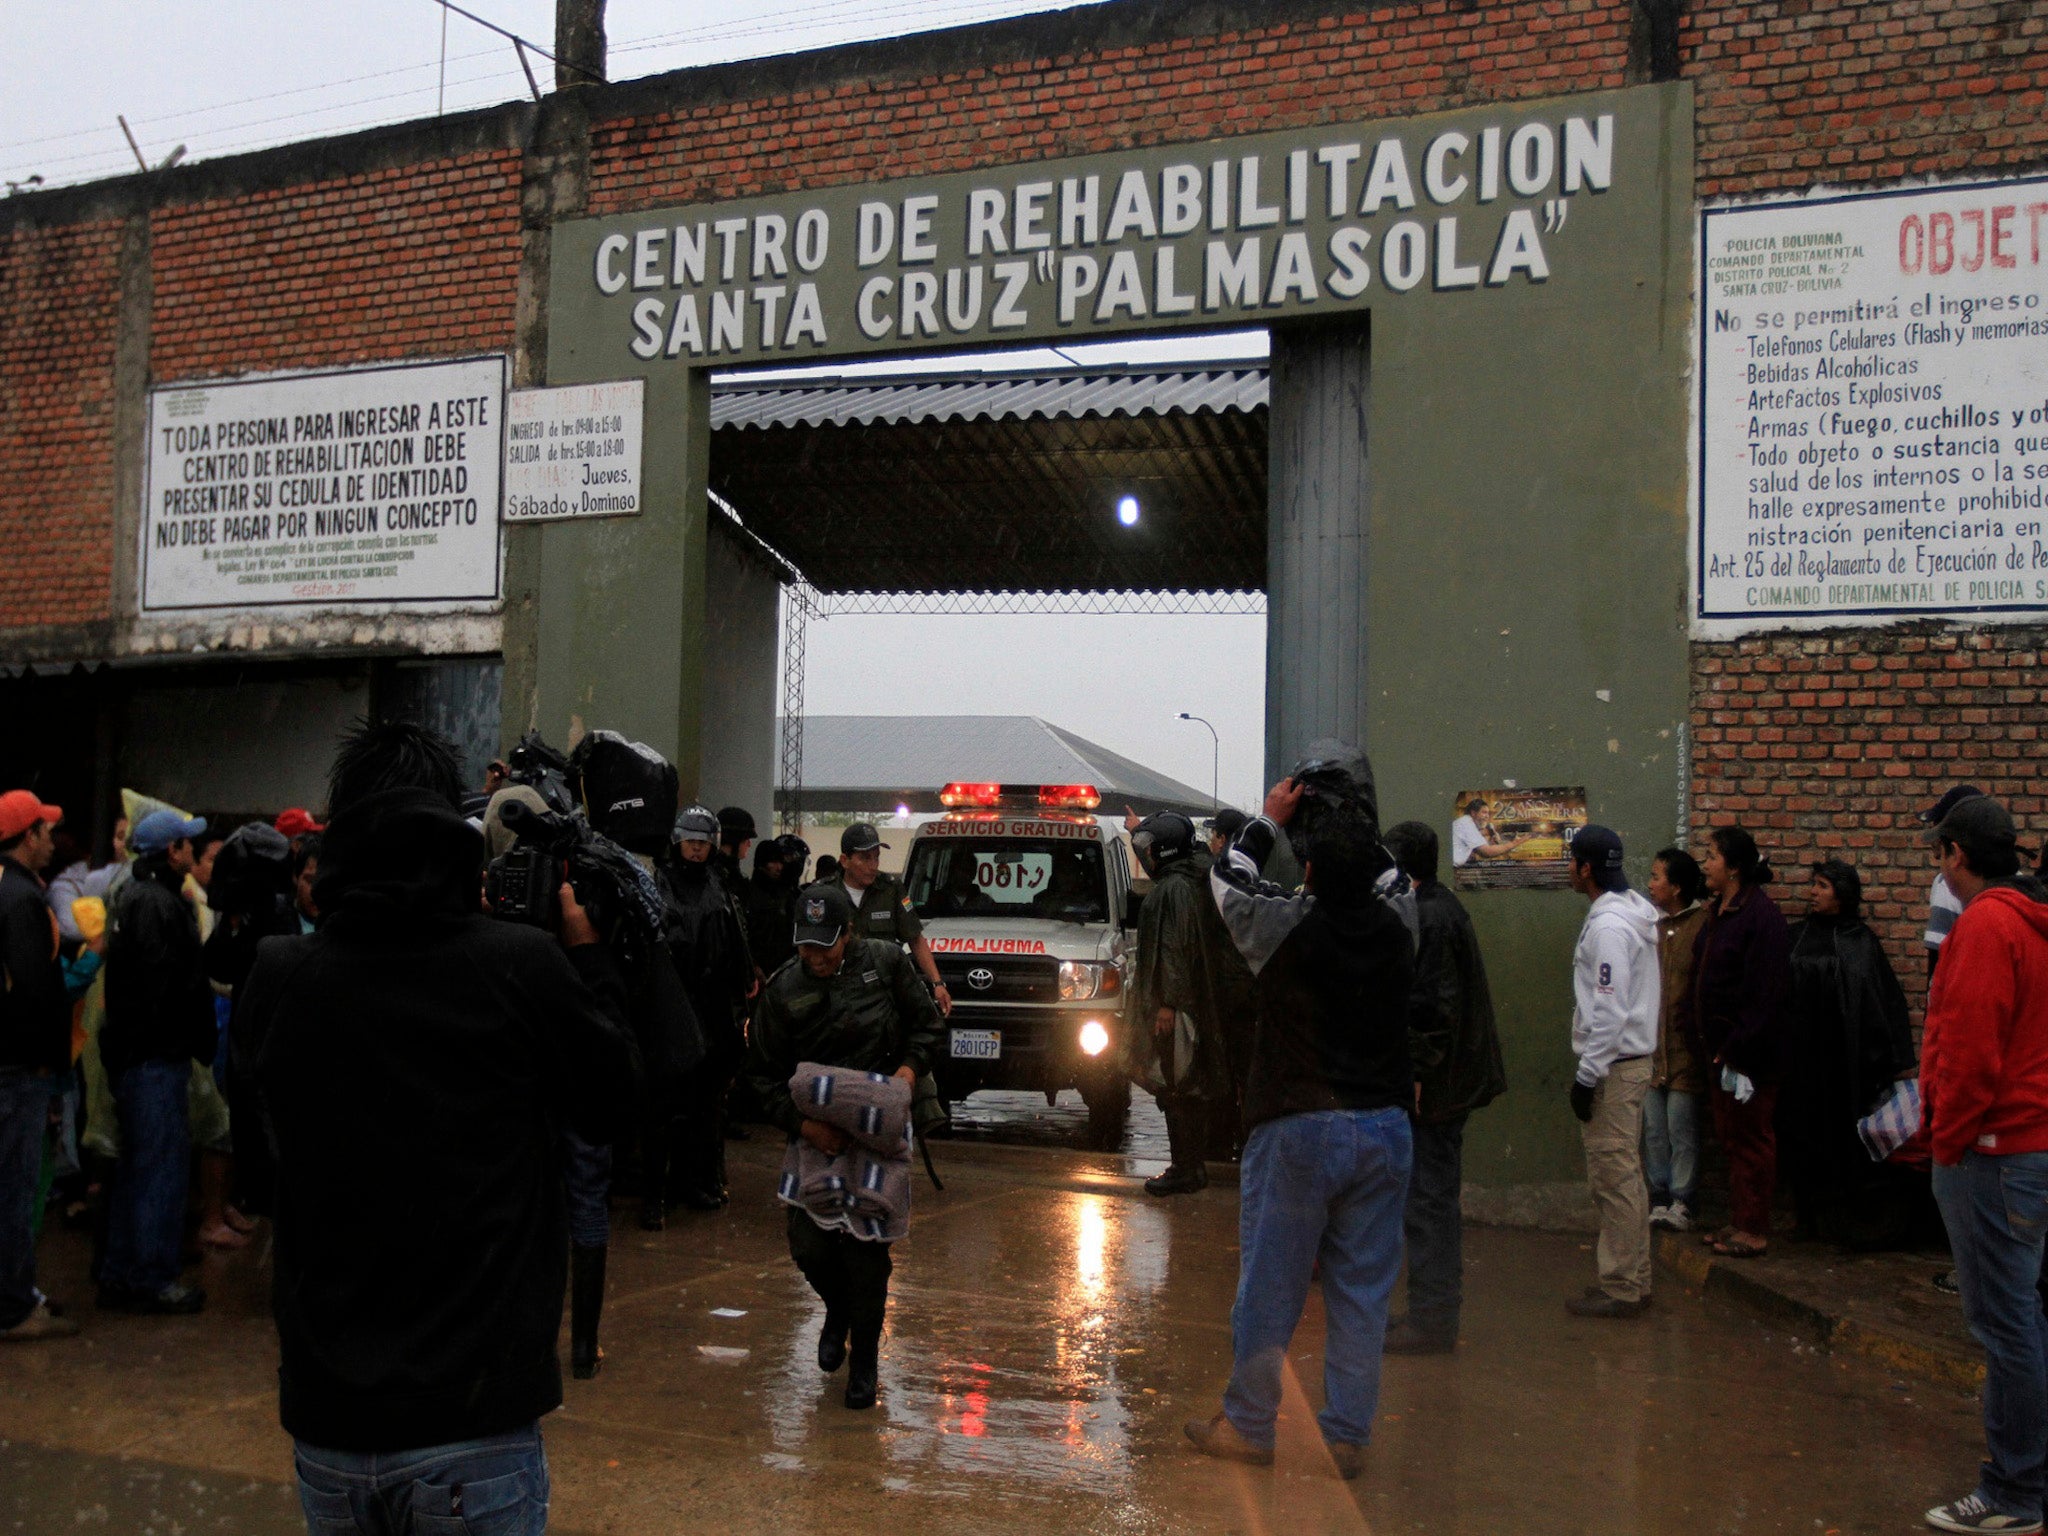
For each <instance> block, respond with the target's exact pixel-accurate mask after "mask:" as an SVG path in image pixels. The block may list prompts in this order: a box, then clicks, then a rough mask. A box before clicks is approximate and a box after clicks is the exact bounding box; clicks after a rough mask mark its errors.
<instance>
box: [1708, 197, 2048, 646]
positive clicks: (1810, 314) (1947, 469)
mask: <svg viewBox="0 0 2048 1536" xmlns="http://www.w3.org/2000/svg"><path fill="white" fill-rule="evenodd" d="M2044 246H2048V179H2040V178H2036V179H2033V180H2025V181H2000V182H1986V183H1978V184H1974V185H1967V186H1944V187H1928V188H1917V189H1914V190H1911V191H1902V192H1883V193H1874V194H1865V195H1859V196H1854V197H1829V198H1812V199H1808V200H1805V201H1799V202H1780V203H1764V204H1755V205H1750V206H1746V207H1737V208H1713V209H1708V210H1707V211H1706V212H1705V213H1704V214H1703V215H1702V216H1701V221H1700V263H1701V267H1700V289H1699V292H1700V316H1699V322H1700V370H1699V444H1698V453H1699V467H1698V475H1699V480H1698V487H1697V494H1698V520H1699V521H1698V529H1699V544H1698V548H1697V550H1696V551H1695V554H1694V559H1695V561H1696V565H1697V569H1696V572H1695V582H1696V586H1695V609H1694V613H1695V618H1696V619H1698V620H1699V621H1701V623H1702V625H1703V626H1704V627H1709V628H1715V627H1719V628H1730V629H1740V628H1762V627H1782V626H1783V625H1784V624H1785V622H1786V621H1793V622H1796V621H1798V620H1802V619H1814V620H1822V621H1838V620H1840V619H1843V618H1847V617H1851V616H1855V617H1865V616H1886V617H1899V618H1906V617H1929V618H1941V617H1947V616H1951V615H1953V616H1958V617H1960V616H1966V615H1967V616H1975V617H1978V618H1985V617H1996V616H1997V615H2000V614H2015V615H2027V616H2034V615H2038V614H2039V613H2041V612H2043V611H2044V610H2048V251H2044ZM1728 621H1736V622H1733V623H1730V622H1728Z"/></svg>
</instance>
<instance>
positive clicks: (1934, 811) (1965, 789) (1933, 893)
mask: <svg viewBox="0 0 2048 1536" xmlns="http://www.w3.org/2000/svg"><path fill="white" fill-rule="evenodd" d="M1983 793H1984V791H1983V790H1981V789H1979V788H1978V787H1977V786H1976V785H1974V784H1958V785H1956V786H1955V787H1954V788H1953V789H1951V790H1949V792H1948V793H1947V794H1945V795H1943V796H1942V797H1941V798H1940V799H1939V800H1937V801H1935V802H1934V804H1933V805H1932V806H1930V807H1929V808H1928V809H1927V810H1925V811H1922V812H1921V813H1920V819H1921V820H1922V821H1923V822H1925V823H1926V824H1927V825H1928V826H1930V827H1938V826H1940V825H1941V821H1942V818H1943V817H1945V816H1946V815H1948V813H1949V812H1950V811H1952V810H1954V809H1955V808H1956V806H1957V805H1958V804H1960V803H1961V802H1962V801H1965V800H1968V799H1971V798H1973V797H1975V796H1977V795H1981V794H1983ZM1962 915H1963V904H1962V902H1961V901H1960V900H1959V899H1958V898H1957V896H1956V893H1955V892H1954V891H1952V890H1950V889H1949V884H1948V879H1947V877H1946V876H1943V875H1940V874H1936V875H1935V877H1934V885H1933V888H1932V889H1931V890H1929V891H1928V893H1927V931H1926V933H1925V934H1923V935H1922V936H1921V937H1922V941H1923V942H1924V943H1925V944H1926V945H1927V974H1928V975H1929V976H1930V977H1931V976H1933V975H1934V962H1935V961H1936V960H1937V959H1939V958H1940V956H1941V941H1942V940H1943V939H1945V938H1947V937H1948V931H1949V929H1951V928H1953V927H1955V925H1956V919H1957V918H1959V917H1961V916H1962Z"/></svg>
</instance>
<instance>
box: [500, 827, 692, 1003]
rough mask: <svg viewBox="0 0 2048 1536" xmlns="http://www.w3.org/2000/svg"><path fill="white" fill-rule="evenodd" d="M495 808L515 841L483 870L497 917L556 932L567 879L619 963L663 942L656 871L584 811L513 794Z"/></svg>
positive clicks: (630, 962) (633, 958) (628, 962)
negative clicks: (536, 804) (537, 805)
mask: <svg viewBox="0 0 2048 1536" xmlns="http://www.w3.org/2000/svg"><path fill="white" fill-rule="evenodd" d="M542 793H543V794H545V791H542ZM498 814H499V817H500V819H501V820H502V821H503V822H504V825H505V829H506V830H507V831H509V832H510V833H512V835H513V836H514V837H516V838H517V839H518V841H517V842H516V843H515V844H514V845H513V846H512V847H511V848H508V849H507V850H506V851H505V852H504V853H502V854H500V855H499V856H498V857H497V858H495V859H493V860H491V862H490V863H489V864H488V865H487V866H485V869H484V894H485V897H486V898H487V900H488V901H489V903H490V908H491V914H492V915H493V916H494V917H502V918H504V919H506V920H507V921H509V922H515V923H527V924H530V925H532V926H533V927H536V928H545V929H548V930H549V931H550V932H552V931H553V930H554V929H555V927H556V925H557V923H558V922H559V920H560V915H561V889H562V882H563V880H564V879H566V880H567V881H568V882H569V888H570V889H571V890H572V891H574V892H575V893H576V899H577V901H578V902H580V903H581V904H582V906H583V907H584V909H585V910H586V911H587V912H588V913H589V914H590V921H591V924H592V926H593V927H595V928H596V929H597V931H598V933H599V934H601V935H602V936H603V937H604V940H605V942H606V943H607V944H608V945H611V946H612V947H613V949H614V952H615V953H616V954H617V956H618V958H619V959H620V960H621V961H622V962H624V963H626V964H629V965H630V964H633V963H635V962H636V961H637V959H638V958H639V957H640V956H642V955H644V954H647V953H649V952H650V951H651V949H652V948H653V946H655V945H656V944H659V943H660V942H661V936H662V901H661V889H660V887H659V886H657V885H656V884H655V883H654V877H653V876H652V875H650V874H649V873H648V872H647V870H646V869H645V868H644V867H643V866H642V865H641V863H640V861H639V860H638V859H636V858H634V857H633V855H632V854H630V853H628V852H627V851H626V850H625V849H624V848H621V847H620V846H619V845H618V844H617V843H615V842H613V841H612V840H611V839H610V838H608V837H606V836H605V835H604V834H603V833H601V832H598V831H596V830H594V829H593V828H592V827H591V825H590V823H589V822H587V821H585V820H584V819H583V817H582V815H581V814H580V813H576V812H570V813H567V814H564V813H562V812H560V811H536V810H534V809H533V808H532V807H531V806H528V805H522V804H520V803H519V802H518V801H516V800H515V801H509V802H507V803H506V805H505V806H504V808H503V809H502V810H501V811H500V812H499V813H498Z"/></svg>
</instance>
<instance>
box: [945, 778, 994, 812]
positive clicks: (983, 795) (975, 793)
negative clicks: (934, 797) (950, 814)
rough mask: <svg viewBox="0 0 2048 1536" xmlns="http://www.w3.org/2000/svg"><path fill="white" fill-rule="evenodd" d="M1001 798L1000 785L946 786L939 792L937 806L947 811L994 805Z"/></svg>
mask: <svg viewBox="0 0 2048 1536" xmlns="http://www.w3.org/2000/svg"><path fill="white" fill-rule="evenodd" d="M1002 798H1003V786H1002V785H1000V784H948V785H947V786H946V787H945V788H944V789H942V790H940V791H939V804H941V805H943V806H944V807H945V808H946V809H947V810H949V811H950V810H957V809H959V808H960V807H961V806H965V805H984V806H986V805H994V804H995V803H996V802H997V801H999V800H1001V799H1002Z"/></svg>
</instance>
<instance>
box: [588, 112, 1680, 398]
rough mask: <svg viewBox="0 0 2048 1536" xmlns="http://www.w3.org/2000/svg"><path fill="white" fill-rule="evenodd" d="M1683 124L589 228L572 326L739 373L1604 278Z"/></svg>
mask: <svg viewBox="0 0 2048 1536" xmlns="http://www.w3.org/2000/svg"><path fill="white" fill-rule="evenodd" d="M1682 111H1683V99H1682V97H1680V96H1678V95H1675V94H1673V93H1672V92H1670V91H1669V90H1668V89H1665V88H1656V87H1652V88H1640V89H1636V90H1628V91H1611V92H1599V93H1591V94H1588V95H1584V96H1575V97H1570V98H1566V99H1562V100H1556V101H1549V102H1536V103H1522V104H1517V105H1512V106H1505V105H1504V106H1499V107H1489V108H1485V109H1477V110H1468V111H1461V112H1455V113H1446V114H1441V115H1437V116H1431V117H1417V118H1409V119H1402V120H1398V121H1393V122H1387V123H1381V124H1377V125H1355V124H1354V125H1331V126H1325V127H1316V128H1304V129H1297V130H1289V131H1286V132H1281V133H1269V134H1259V135H1252V136H1247V137H1244V138H1236V139H1227V140H1218V141H1213V142H1209V143H1200V144H1180V145H1170V146H1165V147H1159V148H1150V149H1140V150H1130V151H1125V152H1120V153H1115V154H1104V155H1093V156H1088V157H1083V158H1076V159H1068V160H1054V161H1044V162H1039V163H1035V164H1027V165H1015V166H1006V167H1000V168H995V169H990V170H986V171H976V172H970V173H963V174H958V175H948V176H939V177H930V178H923V179H918V180H911V181H900V182H893V183H888V184H885V185H866V186H861V185H854V186H845V187H834V188H827V189H821V190H815V191H801V192H791V193H785V194H781V195H777V196H770V197H761V198H753V199H748V200H744V201H737V202H731V203H721V204H715V205H708V206H702V207H690V208H675V209H662V210H652V211H647V212H636V213H631V214H620V215H613V216H607V217H605V218H601V219H587V220H579V221H574V222H570V223H567V224H563V225H561V226H558V227H557V230H556V245H555V251H554V261H555V264H556V269H557V271H558V272H561V273H564V274H570V273H580V276H579V277H575V278H573V279H571V284H572V287H571V291H570V292H568V293H567V294H562V292H561V290H559V289H558V296H559V297H564V298H566V299H567V300H568V303H569V306H571V308H572V310H573V311H574V313H573V314H565V312H564V307H563V305H561V304H560V303H558V304H557V306H556V311H555V315H554V319H555V322H556V324H557V325H559V324H560V323H561V322H562V321H563V320H564V319H565V318H574V319H575V320H577V321H578V322H584V321H586V320H587V321H588V323H590V324H593V325H594V326H596V327H597V333H598V352H597V356H598V357H599V358H600V359H602V360H603V362H602V363H601V366H602V365H607V364H609V363H611V362H612V360H613V359H616V360H617V361H618V362H619V363H621V364H624V365H625V366H629V367H630V366H632V365H633V363H634V362H635V361H636V360H637V363H638V364H639V365H641V366H642V367H644V366H646V365H649V364H659V363H662V362H671V363H678V364H683V365H690V364H707V363H716V364H719V365H721V366H729V365H733V364H739V363H751V362H792V361H802V360H806V359H811V358H815V357H819V356H826V355H846V354H858V353H864V352H881V351H902V350H905V349H907V348H918V347H936V346H946V347H959V346H963V345H984V344H994V345H1002V344H1005V343H1009V342H1017V341H1027V340H1038V339H1044V338H1049V337H1056V338H1059V339H1062V340H1077V339H1086V338H1089V337H1094V336H1109V335H1118V334H1124V333H1129V332H1132V331H1140V330H1147V329H1154V328H1175V329H1186V328H1189V327H1192V326H1203V325H1239V326H1241V325H1245V324H1248V323H1249V324H1268V323H1275V322H1282V321H1288V320H1299V319H1303V318H1306V317H1309V316H1314V315H1321V314H1332V313H1341V312H1344V311H1349V310H1358V309H1363V308H1365V307H1367V306H1369V305H1371V304H1374V303H1386V302H1395V303H1400V302H1408V301H1411V300H1412V301H1418V302H1419V301H1422V300H1423V299H1424V298H1425V296H1435V297H1436V298H1437V299H1439V300H1451V299H1456V298H1459V297H1461V296H1463V297H1472V296H1480V295H1485V294H1487V293H1497V292H1502V291H1505V290H1510V289H1517V288H1527V287H1529V286H1530V285H1541V284H1545V283H1551V282H1553V281H1556V280H1559V279H1563V278H1568V277H1571V276H1573V275H1576V276H1577V277H1579V278H1580V279H1581V280H1582V282H1583V281H1585V280H1604V278H1605V277H1607V276H1611V275H1612V274H1613V271H1614V269H1615V268H1616V267H1617V266H1618V265H1619V264H1620V261H1621V257H1620V254H1619V253H1620V252H1621V251H1623V250H1624V249H1625V248H1627V246H1628V245H1629V242H1630V240H1631V239H1635V238H1638V237H1640V235H1641V233H1642V231H1644V230H1650V231H1655V230H1656V229H1657V227H1658V212H1657V210H1658V207H1659V199H1660V197H1661V195H1662V194H1663V191H1664V181H1665V171H1664V169H1663V168H1662V166H1661V162H1660V147H1661V146H1662V144H1663V142H1664V131H1663V130H1664V129H1665V128H1666V127H1667V126H1668V119H1669V118H1670V117H1671V115H1672V114H1673V113H1674V112H1682ZM1596 274H1597V279H1596Z"/></svg>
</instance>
